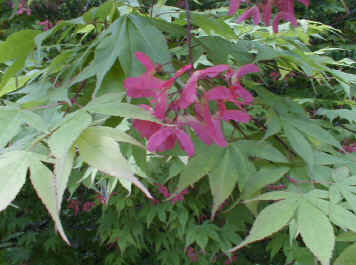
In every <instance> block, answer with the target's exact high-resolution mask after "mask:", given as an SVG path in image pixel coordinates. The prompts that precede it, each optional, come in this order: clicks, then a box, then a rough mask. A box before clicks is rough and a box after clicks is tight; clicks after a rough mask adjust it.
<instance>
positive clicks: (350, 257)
mask: <svg viewBox="0 0 356 265" xmlns="http://www.w3.org/2000/svg"><path fill="white" fill-rule="evenodd" d="M355 261H356V243H354V244H352V245H350V246H348V247H347V248H345V249H344V250H343V251H342V252H341V254H340V255H339V256H338V257H337V259H336V260H335V262H334V264H333V265H353V264H355Z"/></svg>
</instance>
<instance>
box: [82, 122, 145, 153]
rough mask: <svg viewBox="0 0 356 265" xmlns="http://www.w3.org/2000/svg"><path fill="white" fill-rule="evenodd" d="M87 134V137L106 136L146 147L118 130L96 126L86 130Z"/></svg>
mask: <svg viewBox="0 0 356 265" xmlns="http://www.w3.org/2000/svg"><path fill="white" fill-rule="evenodd" d="M85 133H86V134H87V135H95V136H97V135H98V136H106V137H109V138H112V139H114V140H115V141H118V142H124V143H130V144H133V145H137V146H139V147H141V148H144V146H143V145H142V144H141V143H140V142H138V141H137V140H136V139H135V138H133V137H132V136H131V135H128V134H126V133H124V132H123V131H121V130H120V129H117V128H111V127H105V126H94V127H89V128H87V129H85Z"/></svg>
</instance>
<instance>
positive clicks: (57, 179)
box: [54, 148, 75, 210]
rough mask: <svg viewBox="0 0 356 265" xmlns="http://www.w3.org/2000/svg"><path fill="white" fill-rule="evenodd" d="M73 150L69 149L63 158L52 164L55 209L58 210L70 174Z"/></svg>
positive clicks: (73, 155)
mask: <svg viewBox="0 0 356 265" xmlns="http://www.w3.org/2000/svg"><path fill="white" fill-rule="evenodd" d="M74 157H75V150H74V149H73V148H71V149H69V150H68V152H67V153H66V154H65V155H64V156H63V157H58V158H56V160H55V164H54V184H55V190H56V197H57V199H56V200H57V208H58V209H59V210H60V209H61V205H62V199H63V194H64V191H65V189H66V188H67V184H68V180H69V177H70V173H71V172H72V168H73V163H74Z"/></svg>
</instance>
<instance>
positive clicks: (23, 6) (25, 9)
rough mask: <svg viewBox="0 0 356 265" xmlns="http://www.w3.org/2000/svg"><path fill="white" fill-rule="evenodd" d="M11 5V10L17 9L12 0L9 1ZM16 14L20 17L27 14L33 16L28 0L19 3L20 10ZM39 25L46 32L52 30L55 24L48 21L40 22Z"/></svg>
mask: <svg viewBox="0 0 356 265" xmlns="http://www.w3.org/2000/svg"><path fill="white" fill-rule="evenodd" d="M9 5H10V7H11V8H15V5H14V3H13V2H12V1H11V0H10V1H9ZM16 13H17V14H18V15H23V14H26V15H27V16H31V15H32V11H31V8H30V7H29V6H28V4H27V1H26V0H21V2H20V3H19V6H18V9H17V12H16ZM38 24H39V25H40V26H43V30H44V31H47V30H50V29H51V28H53V27H54V24H53V23H52V22H51V21H50V20H48V19H46V20H44V21H40V22H38Z"/></svg>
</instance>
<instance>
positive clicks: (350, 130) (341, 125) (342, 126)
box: [339, 124, 356, 133]
mask: <svg viewBox="0 0 356 265" xmlns="http://www.w3.org/2000/svg"><path fill="white" fill-rule="evenodd" d="M339 126H340V127H341V128H344V129H345V130H347V131H349V132H352V133H356V131H355V130H352V129H350V128H347V127H346V126H345V125H343V124H339Z"/></svg>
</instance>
